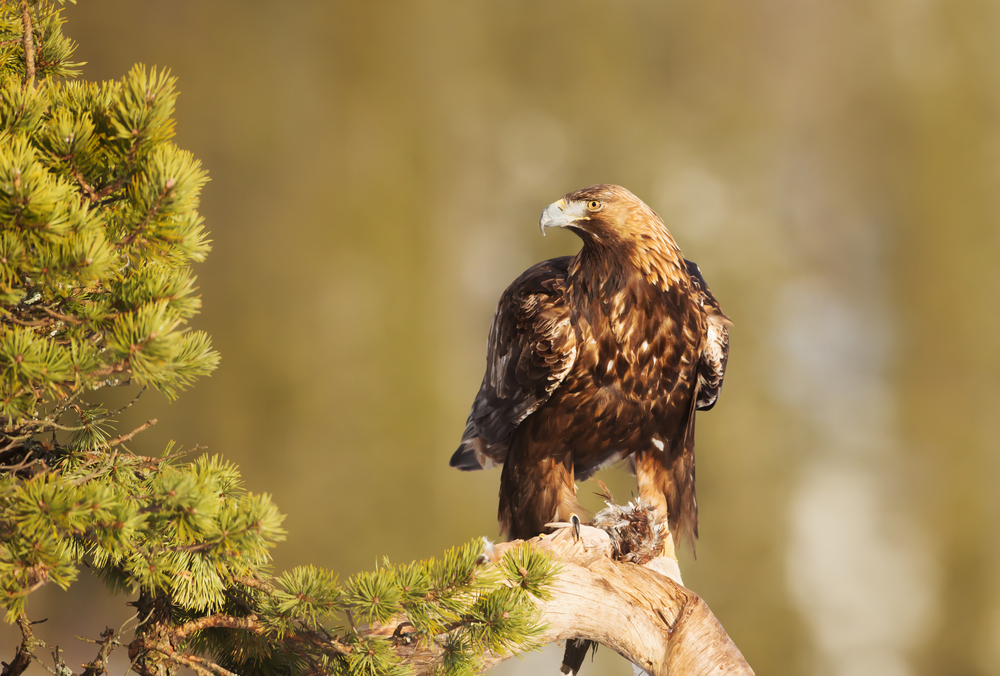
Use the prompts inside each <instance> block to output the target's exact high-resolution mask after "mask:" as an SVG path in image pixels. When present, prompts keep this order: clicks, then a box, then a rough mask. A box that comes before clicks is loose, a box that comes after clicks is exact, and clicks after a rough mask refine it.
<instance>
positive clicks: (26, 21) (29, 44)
mask: <svg viewBox="0 0 1000 676" xmlns="http://www.w3.org/2000/svg"><path fill="white" fill-rule="evenodd" d="M21 24H22V25H23V26H24V37H23V39H22V43H23V44H24V82H23V83H22V85H21V89H22V90H24V89H29V88H31V87H33V86H34V84H35V40H34V36H33V35H32V32H33V30H34V29H33V27H32V25H31V11H30V10H29V8H28V0H21Z"/></svg>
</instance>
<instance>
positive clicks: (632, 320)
mask: <svg viewBox="0 0 1000 676" xmlns="http://www.w3.org/2000/svg"><path fill="white" fill-rule="evenodd" d="M540 227H541V229H542V233H543V234H544V233H545V228H551V227H560V228H568V229H570V230H572V231H573V232H575V233H576V234H577V235H578V236H579V237H580V239H582V240H583V248H582V249H580V252H579V253H578V254H576V255H575V256H564V257H562V258H553V259H552V260H547V261H543V262H541V263H539V264H537V265H535V266H533V267H531V268H529V269H528V270H526V271H525V272H524V273H523V274H522V275H521V276H520V277H518V278H517V279H515V280H514V283H513V284H511V285H510V286H509V287H508V288H507V290H506V291H504V293H503V295H502V296H501V297H500V302H499V304H498V306H497V311H496V315H495V316H494V317H493V323H492V325H491V326H490V335H489V345H488V349H487V362H486V375H485V376H484V377H483V384H482V386H481V387H480V388H479V394H478V395H477V396H476V400H475V402H473V404H472V412H471V413H470V414H469V419H468V423H467V424H466V428H465V434H464V435H463V437H462V443H461V445H460V446H459V448H458V450H457V451H455V454H454V455H453V456H452V458H451V465H452V467H458V468H459V469H463V470H473V469H482V468H485V467H492V466H494V465H497V464H503V473H502V475H501V478H500V509H499V519H500V527H501V530H502V531H503V532H504V533H505V534H506V536H507V537H509V538H510V539H526V538H530V537H534V536H535V535H538V534H539V533H543V532H546V530H547V529H546V524H547V523H550V522H552V521H567V520H569V518H570V515H571V514H572V513H574V512H578V511H580V509H581V508H580V506H579V504H578V503H577V500H576V483H575V481H582V480H584V479H586V478H587V477H589V476H590V475H591V474H593V473H594V472H595V471H596V470H597V469H599V468H600V467H602V466H604V465H607V464H609V463H612V462H615V461H617V460H623V459H627V460H628V461H629V464H630V466H631V468H632V470H633V471H634V473H635V475H636V478H637V480H638V484H639V494H640V496H642V497H643V498H645V499H646V500H648V501H649V502H651V503H652V504H653V505H654V506H655V507H656V510H657V514H658V517H659V518H660V519H661V520H662V519H663V518H664V517H666V518H667V520H668V523H669V527H670V530H671V531H673V533H674V537H675V538H677V539H681V538H683V537H687V538H689V539H690V540H691V541H692V543H693V540H694V538H696V537H697V536H698V505H697V502H696V500H695V489H694V415H695V411H696V410H708V409H710V408H712V406H713V405H714V404H715V401H716V399H717V398H718V396H719V389H720V387H721V386H722V378H723V375H724V373H725V370H726V359H727V354H728V346H729V332H728V324H729V320H728V319H727V318H726V316H725V315H724V314H723V313H722V310H721V308H720V307H719V303H718V302H717V301H716V300H715V297H714V296H713V295H712V292H711V291H709V289H708V285H707V284H706V283H705V279H704V278H703V277H702V275H701V272H700V271H699V269H698V266H697V265H695V264H694V263H692V262H690V261H687V260H685V259H684V258H683V256H682V255H681V251H680V249H679V248H678V247H677V243H676V242H674V239H673V237H671V235H670V233H669V232H668V231H667V228H666V226H664V225H663V221H662V220H660V217H659V216H657V215H656V213H655V212H654V211H653V210H652V209H650V208H649V207H648V206H646V205H645V204H644V203H643V202H642V201H641V200H640V199H639V198H637V197H636V196H635V195H633V194H632V193H631V192H629V191H628V190H626V189H625V188H622V187H619V186H616V185H595V186H591V187H589V188H584V189H582V190H578V191H576V192H572V193H569V194H568V195H566V196H565V197H563V198H562V199H560V200H559V201H558V202H554V203H553V204H550V205H549V206H548V207H547V208H546V209H545V211H544V212H542V217H541V221H540Z"/></svg>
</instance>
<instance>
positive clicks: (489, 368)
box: [451, 256, 577, 470]
mask: <svg viewBox="0 0 1000 676" xmlns="http://www.w3.org/2000/svg"><path fill="white" fill-rule="evenodd" d="M571 258H572V257H571V256H563V257H561V258H553V259H551V260H547V261H543V262H541V263H539V264H537V265H534V266H532V267H530V268H528V269H527V270H526V271H525V272H524V273H523V274H522V275H521V276H520V277H518V278H517V279H515V280H514V282H513V283H512V284H511V285H510V286H509V287H507V290H506V291H504V293H503V295H502V296H501V297H500V302H499V303H498V305H497V311H496V314H495V315H494V316H493V323H492V324H491V325H490V335H489V343H488V346H487V355H486V375H485V376H483V384H482V385H481V386H480V388H479V394H478V395H476V400H475V401H474V402H473V404H472V411H471V413H469V418H468V421H467V422H466V426H465V434H464V435H463V436H462V443H461V445H459V447H458V450H457V451H455V454H454V455H452V457H451V466H452V467H458V468H459V469H463V470H473V469H483V468H484V467H492V466H493V465H494V464H500V463H503V462H504V460H505V459H506V458H507V451H508V446H509V442H510V438H511V434H512V433H513V431H514V430H515V429H516V428H517V426H518V425H519V424H520V423H521V421H523V420H524V419H525V418H527V417H528V416H529V415H531V414H532V413H534V412H535V411H537V410H538V408H539V407H540V406H542V404H544V403H545V402H546V401H548V399H549V397H550V396H551V395H552V392H554V391H555V389H556V388H557V387H559V385H560V383H562V381H563V379H564V378H565V377H566V374H567V373H568V372H569V370H570V369H571V368H572V366H573V362H574V361H575V359H576V353H577V341H576V334H575V332H574V330H573V327H572V325H571V319H570V311H569V308H568V307H567V305H566V298H565V288H566V274H567V268H568V266H569V262H570V260H571Z"/></svg>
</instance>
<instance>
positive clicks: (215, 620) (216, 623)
mask: <svg viewBox="0 0 1000 676" xmlns="http://www.w3.org/2000/svg"><path fill="white" fill-rule="evenodd" d="M214 627H225V628H227V629H246V630H248V631H252V632H254V633H256V634H259V633H261V632H262V631H263V630H264V629H263V627H261V626H260V623H259V622H257V616H256V615H250V616H248V617H233V616H232V615H209V616H208V617H199V618H198V619H197V620H191V621H190V622H186V623H185V624H182V625H181V626H179V627H177V628H176V629H173V630H172V631H171V632H170V633H171V637H170V638H171V642H172V643H174V644H177V643H180V642H181V641H183V640H184V639H186V638H187V637H188V636H190V635H191V634H193V633H194V632H196V631H201V630H202V629H211V628H214Z"/></svg>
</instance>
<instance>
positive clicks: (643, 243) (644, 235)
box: [538, 184, 684, 285]
mask: <svg viewBox="0 0 1000 676" xmlns="http://www.w3.org/2000/svg"><path fill="white" fill-rule="evenodd" d="M538 225H539V227H540V228H541V230H542V234H543V235H544V234H545V229H546V228H567V229H569V230H572V231H573V232H574V233H576V234H577V235H578V236H579V237H580V239H582V240H583V243H584V251H588V250H589V251H591V252H594V253H596V254H597V255H598V256H599V257H601V258H603V259H607V258H609V256H610V257H611V258H614V259H617V260H620V261H622V262H624V261H627V262H629V263H631V264H632V266H633V267H634V268H637V269H639V270H640V271H642V272H643V274H645V276H646V277H647V278H648V279H649V281H650V282H652V283H654V284H657V285H662V284H663V283H666V282H668V281H669V282H673V283H677V281H678V280H681V279H682V278H683V277H684V275H683V274H682V272H683V270H684V265H683V256H682V255H681V250H680V248H679V247H678V246H677V242H675V241H674V238H673V237H672V236H671V235H670V232H669V231H668V230H667V227H666V226H665V225H664V224H663V221H662V220H661V219H660V217H659V216H658V215H657V214H656V212H655V211H653V210H652V209H650V208H649V207H648V206H646V204H645V202H643V201H642V200H641V199H639V198H638V197H636V196H635V195H633V194H632V193H631V192H629V191H628V190H626V189H625V188H623V187H621V186H619V185H609V184H600V185H592V186H590V187H589V188H582V189H580V190H576V191H574V192H571V193H569V194H567V195H566V196H564V197H563V198H562V199H560V200H558V201H556V202H553V203H552V204H550V205H549V206H547V207H546V208H545V211H543V212H542V217H541V219H540V220H539V222H538Z"/></svg>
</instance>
